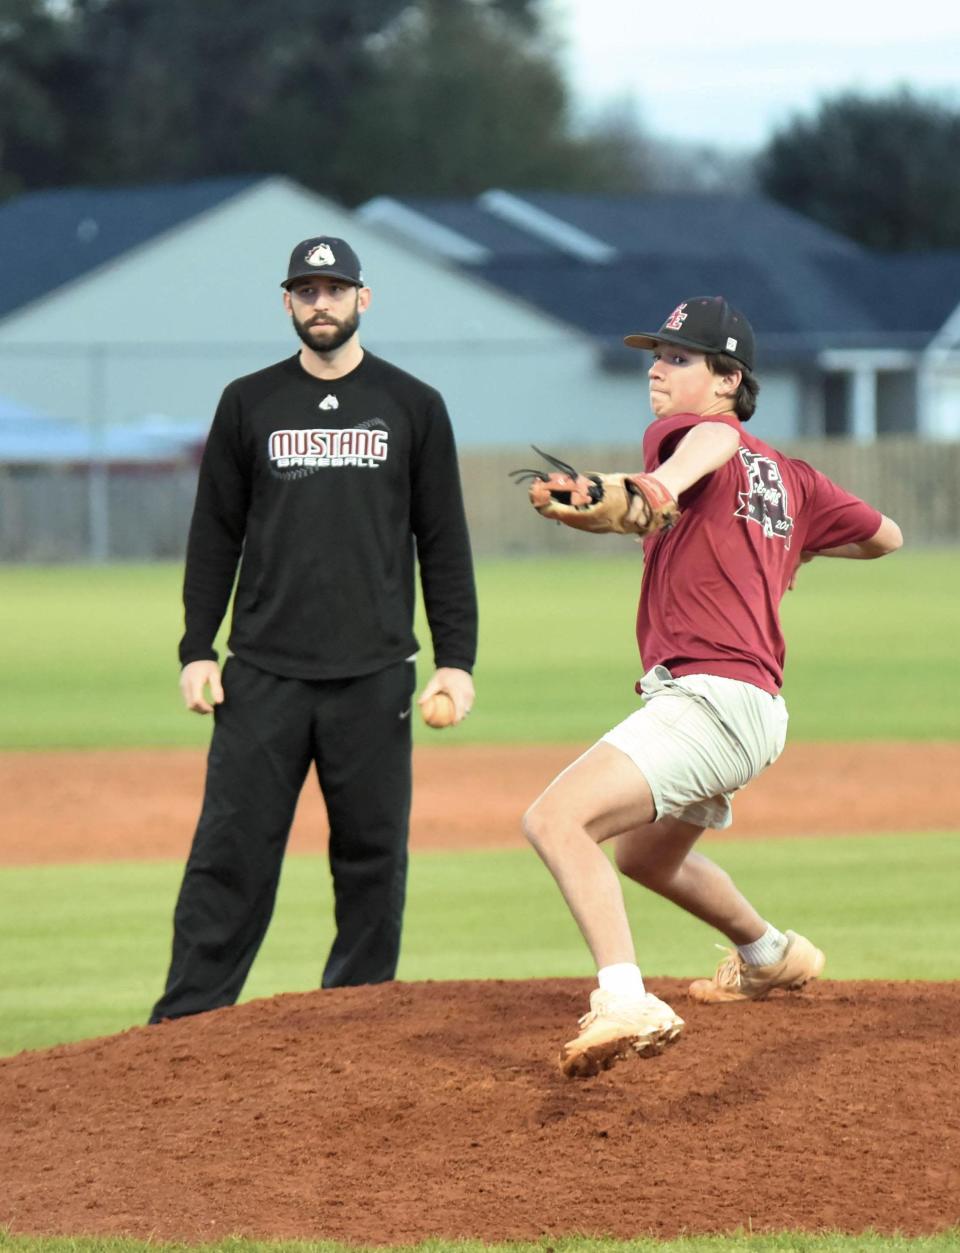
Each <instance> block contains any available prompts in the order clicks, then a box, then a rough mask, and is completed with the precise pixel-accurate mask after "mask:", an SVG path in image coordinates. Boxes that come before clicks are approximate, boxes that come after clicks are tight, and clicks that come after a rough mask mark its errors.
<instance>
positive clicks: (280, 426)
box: [180, 352, 477, 679]
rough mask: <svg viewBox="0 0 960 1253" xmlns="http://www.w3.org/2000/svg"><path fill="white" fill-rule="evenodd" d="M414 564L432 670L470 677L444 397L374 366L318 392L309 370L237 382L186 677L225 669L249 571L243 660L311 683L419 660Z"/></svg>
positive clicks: (464, 574) (208, 486) (190, 567)
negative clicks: (227, 624) (221, 658)
mask: <svg viewBox="0 0 960 1253" xmlns="http://www.w3.org/2000/svg"><path fill="white" fill-rule="evenodd" d="M241 554H242V559H241ZM415 556H416V560H417V561H419V565H420V580H421V586H422V588H423V597H424V605H425V608H426V613H427V619H428V621H429V624H430V631H431V635H432V637H433V646H434V660H435V664H436V665H437V666H455V667H458V668H459V669H462V670H468V671H469V670H471V669H472V668H473V663H474V660H475V656H476V644H477V602H476V592H475V588H474V579H473V565H472V560H471V555H470V543H469V536H468V534H467V525H466V519H465V517H464V510H463V498H462V492H461V486H460V475H459V469H458V465H457V455H456V447H455V444H454V437H453V431H452V428H451V425H450V419H449V417H448V415H447V410H446V406H445V405H444V402H443V398H442V397H441V395H440V393H439V392H437V391H436V390H434V389H433V388H432V387H429V386H427V384H425V383H422V382H421V381H420V380H419V379H416V378H414V377H413V376H412V375H410V374H406V373H405V372H404V371H403V370H400V369H398V368H397V367H396V366H393V365H391V364H390V363H389V362H386V361H383V360H382V359H381V358H379V357H376V356H374V355H373V354H372V353H370V352H365V353H364V356H363V359H362V361H361V362H360V364H359V365H358V366H357V367H356V368H355V369H354V370H352V371H351V372H350V373H349V374H346V375H344V376H343V377H342V378H338V379H318V378H314V377H313V376H312V375H310V374H308V373H307V372H306V371H305V370H304V369H303V367H302V366H301V364H300V361H299V357H298V356H295V357H292V358H289V359H287V360H286V361H281V362H279V363H278V364H276V365H272V366H268V367H267V368H266V369H265V370H260V371H258V372H257V373H255V374H249V375H247V376H245V377H244V378H240V379H236V380H234V381H233V382H232V383H230V384H228V386H227V387H226V389H225V390H224V393H223V396H222V398H221V400H220V404H219V406H218V407H217V412H216V415H215V417H214V420H213V425H212V427H211V430H210V435H209V438H208V440H207V445H206V448H205V450H204V454H203V460H202V462H201V467H200V478H199V483H198V487H197V498H196V504H195V506H194V512H193V518H192V521H191V525H190V536H189V540H188V544H187V561H186V571H185V575H184V586H183V602H184V610H185V622H186V631H185V634H184V636H183V639H182V640H181V643H180V661H181V664H183V665H186V664H187V663H188V662H190V661H198V660H201V659H213V660H216V657H217V654H216V651H215V650H214V648H213V641H214V637H215V636H216V633H217V631H218V629H219V627H220V624H221V622H222V621H223V617H224V614H225V613H226V611H227V604H228V602H229V599H230V592H231V588H232V587H233V582H234V578H235V576H236V571H237V563H238V562H240V576H239V580H238V582H237V588H236V594H235V597H234V608H233V619H232V624H231V632H230V637H229V640H228V647H229V649H230V651H231V652H233V653H236V655H237V656H238V657H241V658H243V659H244V660H247V661H249V662H251V663H252V664H253V665H256V666H259V667H260V668H261V669H263V670H266V671H269V672H270V673H274V674H279V675H284V676H286V677H291V678H302V679H332V678H346V677H349V676H355V675H362V674H371V673H373V672H374V671H376V670H379V669H382V668H383V667H384V666H388V665H390V664H392V663H393V662H395V661H399V660H402V659H404V658H406V657H409V656H411V655H412V654H413V653H415V652H416V651H417V648H418V644H417V640H416V638H415V636H414V633H413V613H414V604H415V585H414V567H415Z"/></svg>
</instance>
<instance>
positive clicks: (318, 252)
mask: <svg viewBox="0 0 960 1253" xmlns="http://www.w3.org/2000/svg"><path fill="white" fill-rule="evenodd" d="M318 274H326V275H329V277H330V278H342V279H343V280H344V281H345V282H347V283H353V285H354V286H355V287H362V286H363V271H362V270H361V269H360V258H359V257H358V256H357V254H356V253H355V252H354V251H353V249H352V248H351V247H350V245H349V244H348V243H347V241H346V240H345V239H337V238H336V236H334V235H314V236H313V237H312V238H311V239H303V240H301V241H300V243H299V244H297V246H296V248H294V250H293V252H291V254H290V264H289V266H288V267H287V277H286V278H285V279H284V280H283V282H282V283H281V284H280V286H281V287H286V288H288V289H289V287H290V284H291V283H292V282H294V281H295V280H296V279H298V278H315V277H316V276H317V275H318Z"/></svg>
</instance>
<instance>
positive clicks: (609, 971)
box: [597, 962, 647, 1000]
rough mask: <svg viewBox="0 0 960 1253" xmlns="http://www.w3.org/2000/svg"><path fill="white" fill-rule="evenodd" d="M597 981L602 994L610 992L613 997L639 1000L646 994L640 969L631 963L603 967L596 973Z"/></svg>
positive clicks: (618, 963)
mask: <svg viewBox="0 0 960 1253" xmlns="http://www.w3.org/2000/svg"><path fill="white" fill-rule="evenodd" d="M597 979H598V981H599V983H600V986H601V988H603V990H604V992H612V993H613V995H614V996H625V997H629V998H630V999H631V1000H640V999H641V998H642V997H644V996H646V994H647V990H646V988H645V987H644V986H643V975H641V973H640V967H639V966H636V965H634V963H633V962H617V963H616V965H614V966H604V968H603V969H602V970H598V971H597Z"/></svg>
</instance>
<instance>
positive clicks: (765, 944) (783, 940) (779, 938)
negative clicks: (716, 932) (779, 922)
mask: <svg viewBox="0 0 960 1253" xmlns="http://www.w3.org/2000/svg"><path fill="white" fill-rule="evenodd" d="M788 943H789V940H788V939H787V937H786V936H785V935H783V933H782V932H780V931H778V930H777V928H776V927H771V926H770V924H769V923H767V929H766V931H764V933H763V935H762V936H761V937H760V939H759V940H754V941H753V943H752V944H738V945H737V952H738V953H739V954H740V956H741V957H742V958H743V960H744V961H745V962H746V963H747V965H748V966H772V965H773V964H774V962H778V961H779V960H780V959H781V957H783V955H784V953H785V952H786V951H787V944H788Z"/></svg>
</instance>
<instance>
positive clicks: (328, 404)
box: [317, 394, 340, 409]
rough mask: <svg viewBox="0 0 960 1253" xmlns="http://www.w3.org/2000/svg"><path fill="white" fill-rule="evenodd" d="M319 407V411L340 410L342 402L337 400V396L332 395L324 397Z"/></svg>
mask: <svg viewBox="0 0 960 1253" xmlns="http://www.w3.org/2000/svg"><path fill="white" fill-rule="evenodd" d="M317 407H318V408H319V409H339V408H340V401H339V400H337V398H336V396H334V395H333V394H330V395H328V396H324V398H323V400H321V401H320V404H319V405H318V406H317Z"/></svg>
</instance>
